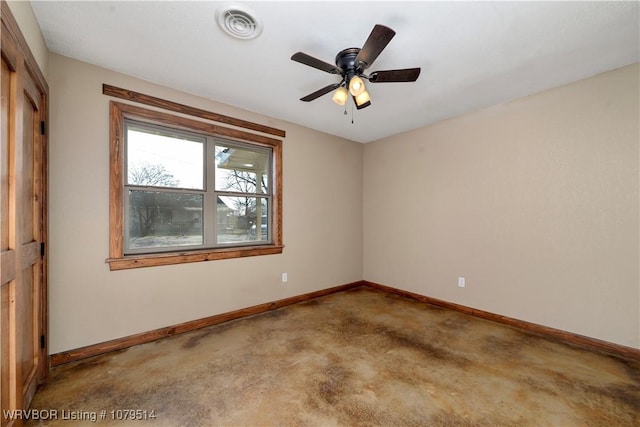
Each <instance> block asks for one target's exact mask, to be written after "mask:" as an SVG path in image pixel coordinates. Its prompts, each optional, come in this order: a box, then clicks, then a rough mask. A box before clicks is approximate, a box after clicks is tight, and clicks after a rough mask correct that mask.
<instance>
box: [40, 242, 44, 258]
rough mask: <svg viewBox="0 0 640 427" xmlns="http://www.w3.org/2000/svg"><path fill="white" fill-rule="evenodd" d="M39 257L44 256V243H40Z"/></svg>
mask: <svg viewBox="0 0 640 427" xmlns="http://www.w3.org/2000/svg"><path fill="white" fill-rule="evenodd" d="M40 256H41V257H43V256H44V242H40Z"/></svg>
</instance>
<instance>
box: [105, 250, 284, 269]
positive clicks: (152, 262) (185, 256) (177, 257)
mask: <svg viewBox="0 0 640 427" xmlns="http://www.w3.org/2000/svg"><path fill="white" fill-rule="evenodd" d="M283 248H284V246H283V245H268V246H246V247H235V248H222V249H206V250H201V251H189V252H169V253H163V254H145V255H126V256H124V257H122V258H107V259H106V262H107V263H108V264H109V269H110V270H111V271H115V270H127V269H131V268H142V267H155V266H159V265H173V264H185V263H189V262H201V261H213V260H220V259H232V258H244V257H250V256H260V255H275V254H281V253H282V249H283Z"/></svg>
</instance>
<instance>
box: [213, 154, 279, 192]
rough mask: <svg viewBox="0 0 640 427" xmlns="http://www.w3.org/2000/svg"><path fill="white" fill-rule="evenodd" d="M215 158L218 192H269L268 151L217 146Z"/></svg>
mask: <svg viewBox="0 0 640 427" xmlns="http://www.w3.org/2000/svg"><path fill="white" fill-rule="evenodd" d="M215 156H216V159H215V160H216V161H215V164H216V190H217V191H237V192H241V193H268V192H269V188H270V185H269V152H268V151H266V150H265V151H262V150H255V151H254V150H250V149H246V148H236V147H229V146H224V145H216V149H215ZM256 183H258V185H257V186H256Z"/></svg>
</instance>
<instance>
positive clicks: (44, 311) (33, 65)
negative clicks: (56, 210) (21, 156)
mask: <svg viewBox="0 0 640 427" xmlns="http://www.w3.org/2000/svg"><path fill="white" fill-rule="evenodd" d="M0 18H1V19H0V20H1V24H2V29H1V31H2V33H1V37H0V40H1V51H2V58H3V60H4V61H5V62H6V63H7V64H9V66H10V67H12V68H13V69H12V70H11V71H12V74H19V73H26V74H28V77H29V78H30V80H31V81H32V82H33V83H34V84H35V89H36V90H37V93H38V95H39V102H40V117H39V118H40V128H41V129H40V132H38V137H39V143H40V147H38V148H39V149H40V150H41V151H40V152H39V153H38V154H39V155H40V156H41V161H40V162H39V164H37V167H38V170H39V176H38V177H37V178H38V179H40V180H41V182H40V185H39V190H40V191H39V192H38V194H37V196H38V197H39V199H40V200H39V202H40V206H39V213H38V218H35V217H34V221H37V222H38V223H39V225H40V229H41V235H40V241H41V242H40V246H41V258H42V259H41V262H42V268H41V272H40V280H41V284H40V292H39V300H38V301H37V304H38V307H39V309H38V311H39V313H37V316H38V317H39V319H38V323H39V329H40V334H36V335H35V336H34V338H35V339H38V340H39V343H38V344H37V346H38V348H39V349H40V351H39V352H38V355H39V357H38V368H37V371H38V373H37V376H38V378H37V381H36V383H41V382H42V381H43V380H44V379H45V378H46V376H47V375H48V372H49V366H50V363H49V351H48V338H49V332H48V331H49V324H48V254H47V252H48V251H47V250H46V249H47V248H48V152H49V148H48V147H49V144H48V133H49V131H48V123H49V105H48V102H49V87H48V85H47V82H46V79H45V77H44V74H43V73H42V70H41V69H40V68H39V66H38V64H37V62H36V60H35V57H34V56H33V53H32V52H31V50H30V49H29V46H28V43H27V42H26V39H25V38H24V36H23V34H22V32H21V30H20V27H19V26H18V23H17V21H16V20H15V18H14V16H13V14H12V13H11V10H10V8H9V5H8V4H7V3H6V1H4V0H0ZM12 78H22V76H21V75H17V76H16V77H12ZM12 86H13V84H12ZM14 105H15V104H14ZM9 115H10V120H11V122H12V123H11V124H10V126H16V127H20V129H22V126H23V125H22V123H21V121H22V113H21V112H18V111H10V114H9ZM14 133H16V134H22V132H14ZM10 135H11V134H10ZM10 138H11V136H10ZM20 179H21V178H20ZM2 197H3V198H4V197H8V195H5V194H3V195H2ZM15 268H19V266H15ZM2 276H3V277H4V276H5V274H4V273H3V274H2ZM3 280H4V279H3ZM0 319H1V318H0ZM9 326H11V325H0V327H1V329H0V330H2V332H3V333H4V332H6V331H7V330H8V327H9ZM0 357H2V356H0ZM5 380H6V379H4V378H3V379H2V381H3V382H4V381H5ZM21 380H23V379H22V378H21V379H19V381H18V382H20V384H19V385H22V383H21ZM22 391H23V390H22V388H21V387H20V390H11V393H17V394H19V395H16V396H15V397H14V398H13V399H12V400H13V401H14V403H15V404H16V405H17V406H21V407H15V408H2V409H27V408H28V406H29V404H30V401H31V398H32V397H33V394H34V393H35V387H30V388H29V389H27V390H24V395H23V393H22ZM5 421H7V420H4V419H1V420H0V424H3V425H4V423H3V422H5Z"/></svg>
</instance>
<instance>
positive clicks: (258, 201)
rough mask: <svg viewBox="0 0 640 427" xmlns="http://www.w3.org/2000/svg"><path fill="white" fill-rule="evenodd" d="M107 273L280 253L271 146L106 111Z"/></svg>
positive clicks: (277, 147)
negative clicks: (108, 166) (108, 167)
mask: <svg viewBox="0 0 640 427" xmlns="http://www.w3.org/2000/svg"><path fill="white" fill-rule="evenodd" d="M111 126H112V129H111V183H110V185H111V193H110V194H111V195H110V203H111V212H110V258H109V259H108V260H107V261H108V262H109V264H110V267H111V269H112V270H114V269H122V268H136V267H145V266H152V265H166V264H176V263H183V262H195V261H207V260H213V259H224V258H237V257H243V256H256V255H268V254H274V253H281V252H282V237H281V229H282V219H281V212H282V198H281V195H282V189H281V186H282V184H281V180H282V178H281V176H282V174H281V169H282V165H281V159H282V152H281V141H280V140H276V139H273V138H270V137H266V136H260V135H256V134H252V133H247V132H243V131H238V130H235V129H230V128H225V127H220V126H217V125H213V124H208V123H205V122H200V121H195V120H190V119H186V118H183V117H180V116H174V115H170V114H166V113H161V112H157V111H154V110H147V109H142V108H139V107H135V106H131V105H128V104H120V103H116V102H112V103H111Z"/></svg>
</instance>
